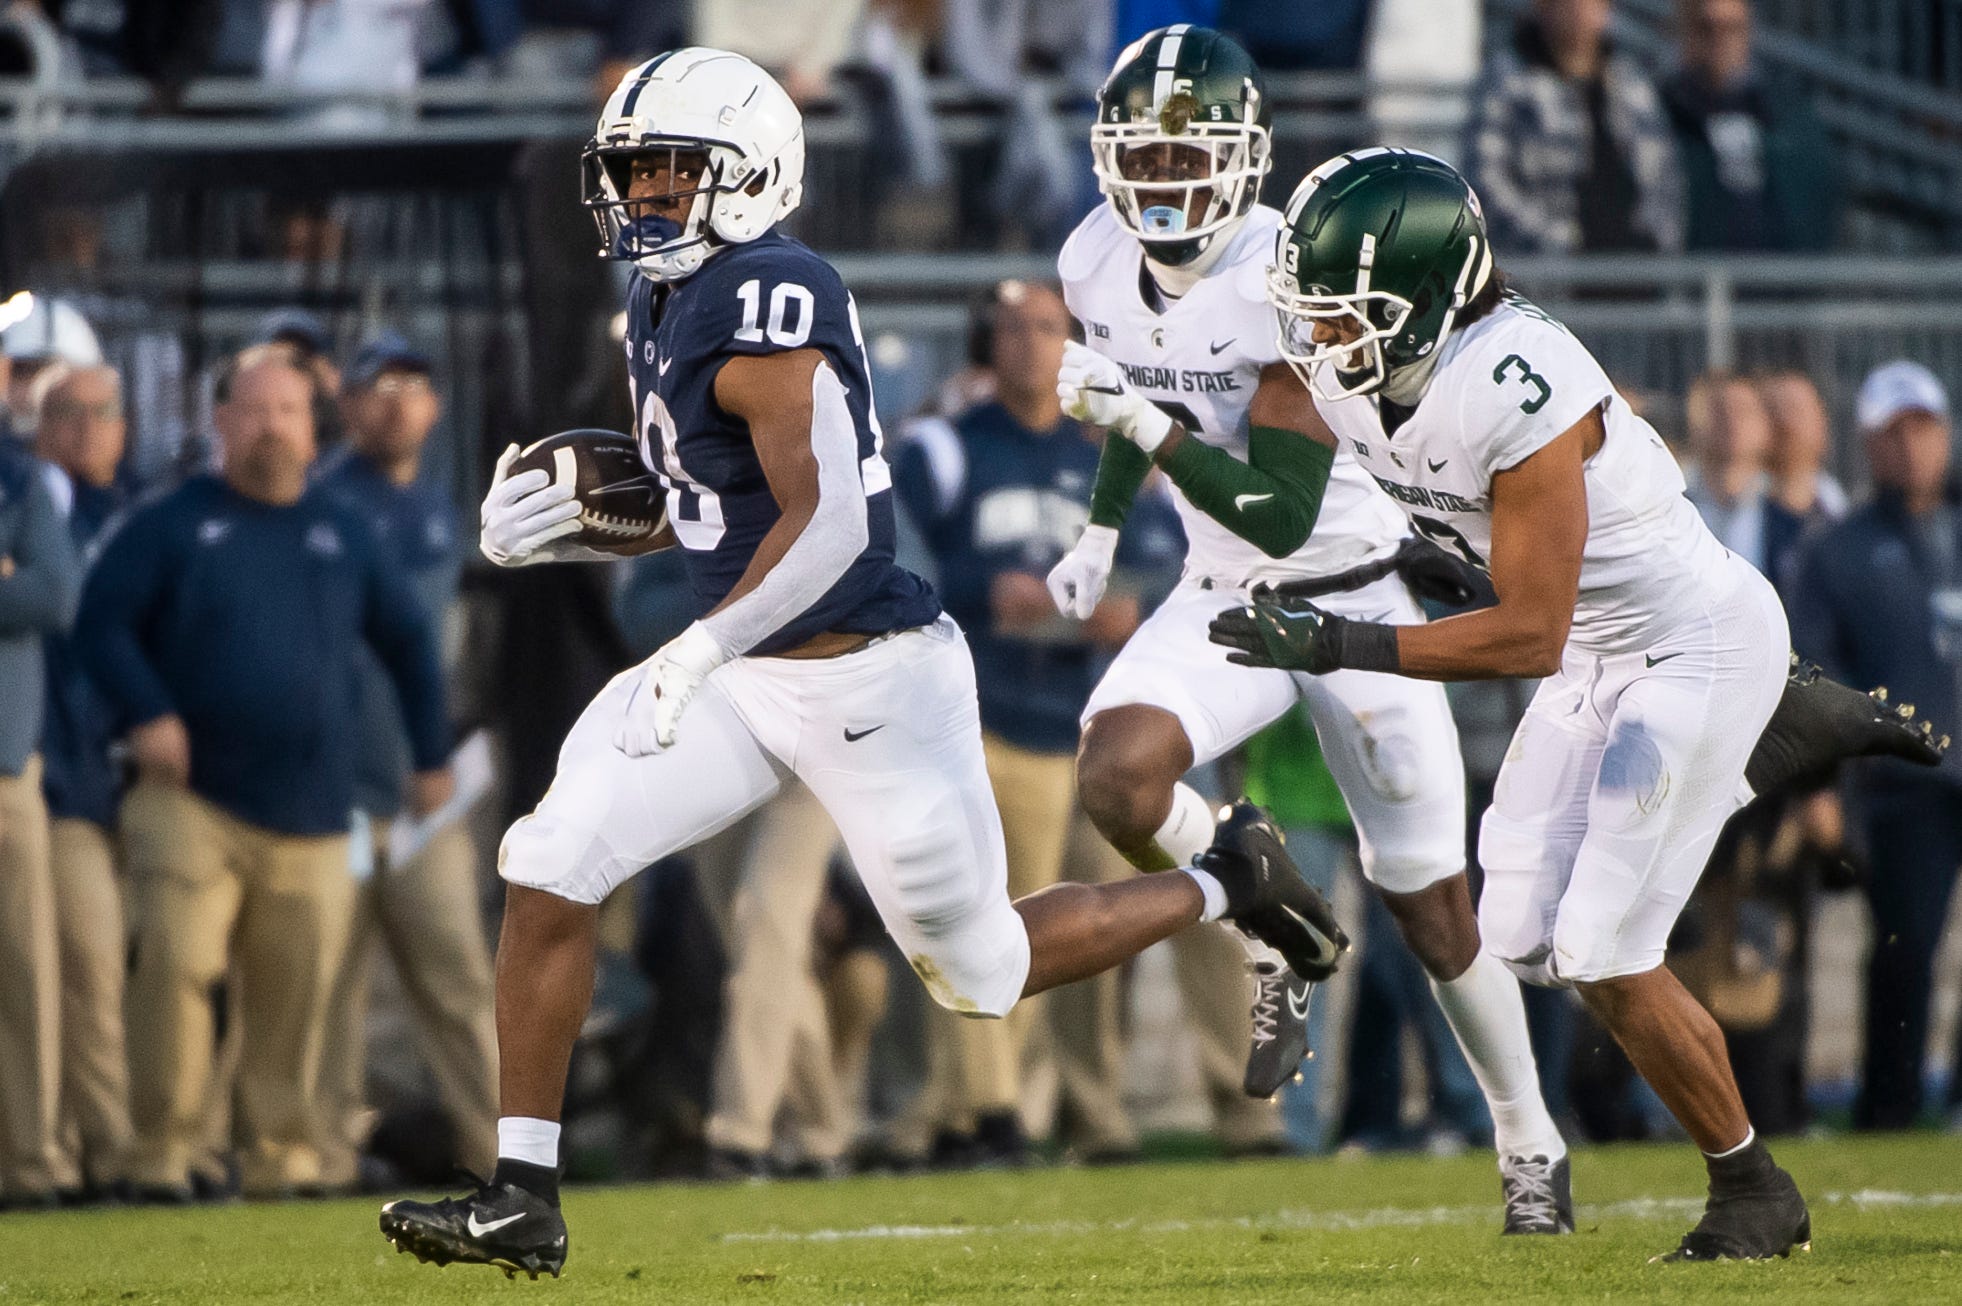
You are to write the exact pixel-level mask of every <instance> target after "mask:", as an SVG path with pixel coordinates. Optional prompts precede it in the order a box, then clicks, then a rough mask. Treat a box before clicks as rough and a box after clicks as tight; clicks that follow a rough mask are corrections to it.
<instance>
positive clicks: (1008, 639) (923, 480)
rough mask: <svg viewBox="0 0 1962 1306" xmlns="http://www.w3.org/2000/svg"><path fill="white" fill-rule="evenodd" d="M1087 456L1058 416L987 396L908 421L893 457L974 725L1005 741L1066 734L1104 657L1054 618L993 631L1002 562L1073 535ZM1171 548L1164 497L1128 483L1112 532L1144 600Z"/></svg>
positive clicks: (1168, 577)
mask: <svg viewBox="0 0 1962 1306" xmlns="http://www.w3.org/2000/svg"><path fill="white" fill-rule="evenodd" d="M1097 456H1098V451H1097V446H1096V445H1094V444H1092V443H1091V442H1090V441H1089V439H1088V438H1087V437H1086V436H1085V435H1084V432H1083V428H1082V427H1081V426H1079V425H1078V424H1077V423H1076V422H1074V421H1071V420H1070V419H1068V418H1065V419H1063V420H1062V421H1060V422H1058V423H1057V424H1056V426H1055V428H1054V429H1053V430H1049V431H1041V432H1038V431H1030V430H1028V429H1027V428H1026V427H1024V426H1022V425H1021V424H1020V423H1019V422H1017V421H1016V420H1015V418H1014V417H1013V416H1011V415H1010V414H1009V411H1008V410H1007V409H1006V408H1004V407H1002V406H1001V405H1000V404H997V403H984V404H979V405H977V406H975V407H973V408H970V409H969V410H968V411H967V412H965V413H962V414H961V415H960V416H959V417H957V418H955V419H954V420H953V423H952V424H951V426H949V425H948V424H945V423H939V422H923V423H920V424H918V425H917V426H916V428H915V432H914V438H913V439H912V440H910V441H908V442H907V444H906V446H905V447H904V448H903V449H902V450H901V451H900V453H899V458H898V463H897V465H896V466H895V468H894V472H893V484H894V486H895V488H897V489H898V491H899V494H900V499H901V502H902V503H904V504H905V505H906V509H907V511H908V513H910V514H911V515H912V518H913V520H914V521H915V522H916V523H917V524H918V525H919V527H920V529H921V532H922V533H923V534H924V535H925V536H926V541H927V546H928V548H929V549H930V550H931V551H932V553H933V555H934V559H935V561H936V562H937V564H938V566H939V569H940V580H939V590H940V597H941V601H942V602H943V603H944V604H945V605H946V608H947V611H948V612H949V613H951V614H952V615H953V617H954V619H955V620H956V621H958V622H960V624H961V627H962V629H964V630H965V631H966V632H967V640H968V645H969V647H971V648H972V649H973V651H974V669H975V676H976V679H977V681H978V682H979V686H980V698H981V725H982V727H983V728H984V729H986V730H988V731H989V732H991V733H993V734H996V735H999V736H1001V737H1002V738H1003V739H1006V740H1007V741H1008V742H1009V743H1011V744H1015V745H1017V746H1018V747H1022V748H1029V749H1035V750H1038V751H1042V752H1068V751H1070V750H1071V749H1074V748H1075V747H1076V736H1077V718H1078V717H1079V716H1081V715H1082V713H1083V705H1084V704H1085V703H1086V702H1087V701H1089V697H1090V691H1091V690H1092V689H1093V688H1095V687H1096V683H1097V677H1098V675H1099V674H1101V672H1102V669H1103V664H1104V661H1105V659H1104V658H1103V657H1101V656H1100V655H1099V654H1098V651H1097V650H1096V649H1094V648H1093V647H1092V646H1091V645H1090V644H1089V643H1088V642H1086V641H1085V640H1084V639H1083V638H1082V637H1081V636H1080V634H1078V633H1077V632H1076V631H1075V629H1074V628H1073V627H1071V626H1070V625H1069V624H1068V623H1066V622H1064V621H1063V619H1062V618H1060V617H1059V618H1057V620H1056V622H1055V623H1054V628H1053V629H1044V630H1041V631H1038V632H1033V633H1032V634H1030V635H1002V634H997V633H996V632H995V629H994V625H995V620H994V611H993V607H992V604H991V602H990V594H991V591H992V588H993V586H994V582H995V578H996V577H997V576H999V575H1001V574H1002V573H1003V572H1008V571H1022V572H1028V573H1031V574H1033V575H1036V576H1043V575H1045V574H1047V573H1048V571H1049V569H1050V568H1051V567H1053V566H1054V565H1055V564H1056V562H1057V560H1058V559H1060V558H1061V557H1062V556H1063V554H1064V553H1066V552H1068V550H1069V549H1070V547H1071V546H1072V545H1074V544H1075V543H1076V539H1077V536H1078V535H1080V534H1081V533H1082V531H1083V527H1084V524H1085V523H1086V522H1088V521H1089V517H1090V488H1091V486H1092V485H1094V484H1095V483H1096V479H1097ZM1184 551H1185V537H1184V534H1183V533H1182V532H1181V531H1180V529H1179V525H1178V517H1177V514H1176V513H1174V512H1173V510H1172V507H1171V505H1170V504H1169V503H1167V502H1165V501H1164V500H1163V499H1161V498H1159V497H1158V496H1156V495H1151V494H1144V495H1140V496H1139V498H1138V501H1137V503H1136V504H1135V505H1134V506H1133V508H1132V511H1131V515H1130V517H1129V519H1128V520H1127V521H1126V523H1125V527H1124V532H1123V534H1122V536H1120V542H1119V546H1118V554H1117V566H1118V568H1119V570H1120V572H1129V573H1131V575H1130V577H1129V579H1130V581H1131V583H1132V585H1133V587H1134V588H1136V589H1138V590H1139V591H1140V592H1141V593H1143V594H1145V596H1146V598H1147V602H1150V601H1151V600H1154V599H1156V598H1159V597H1162V596H1163V593H1164V591H1165V590H1166V589H1168V588H1169V587H1170V585H1171V584H1172V582H1173V581H1175V580H1176V578H1177V575H1178V564H1179V559H1180V557H1181V556H1183V554H1184ZM1124 580H1125V578H1124V577H1121V576H1120V577H1119V579H1118V581H1117V582H1116V583H1117V584H1118V585H1122V584H1123V583H1124Z"/></svg>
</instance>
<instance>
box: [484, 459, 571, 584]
mask: <svg viewBox="0 0 1962 1306" xmlns="http://www.w3.org/2000/svg"><path fill="white" fill-rule="evenodd" d="M517 460H518V446H517V445H515V444H514V445H511V446H509V447H507V448H506V449H505V450H504V452H503V453H501V454H499V455H498V457H497V470H496V471H495V472H494V473H492V475H491V485H490V490H489V492H488V493H486V494H485V495H484V504H483V507H482V508H481V509H480V510H479V512H478V520H479V521H480V522H481V523H482V527H483V529H482V531H481V532H480V533H479V534H478V536H477V548H478V549H479V550H480V551H481V552H482V553H483V555H484V556H485V557H486V558H489V559H490V560H491V561H492V562H494V563H496V564H497V565H498V566H500V567H523V566H526V565H528V564H530V563H534V562H553V561H556V560H558V558H560V557H563V556H566V555H564V554H562V553H554V552H553V551H551V550H549V549H548V548H547V546H548V545H550V544H552V543H553V542H554V541H556V540H560V539H563V538H564V537H565V536H568V535H573V534H576V533H577V532H578V530H579V511H580V509H579V500H578V497H577V494H576V492H575V489H574V487H573V485H572V484H571V483H570V482H557V481H554V480H553V479H552V477H551V475H550V473H548V472H546V471H545V470H544V469H542V468H538V467H534V468H532V469H530V470H529V471H523V472H519V473H518V474H517V475H516V476H513V475H511V464H512V463H514V462H516V461H517ZM582 551H583V550H582ZM595 556H597V555H595Z"/></svg>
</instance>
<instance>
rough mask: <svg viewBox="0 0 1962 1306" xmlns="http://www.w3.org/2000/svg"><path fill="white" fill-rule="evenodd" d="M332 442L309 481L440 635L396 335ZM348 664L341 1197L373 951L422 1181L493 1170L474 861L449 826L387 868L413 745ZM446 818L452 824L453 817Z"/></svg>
mask: <svg viewBox="0 0 1962 1306" xmlns="http://www.w3.org/2000/svg"><path fill="white" fill-rule="evenodd" d="M340 410H341V419H342V427H343V429H344V430H345V431H346V432H347V443H346V445H345V447H344V448H343V449H342V450H341V451H339V454H338V456H333V457H331V458H330V461H329V465H328V466H327V467H326V469H325V470H324V471H323V473H322V474H321V476H320V478H319V480H320V484H321V486H322V487H323V488H325V489H326V490H328V491H329V492H331V493H333V494H335V495H337V496H338V497H339V498H340V499H341V500H342V502H343V503H344V504H345V505H346V506H347V508H348V509H349V510H350V511H352V512H354V513H357V514H359V515H360V516H362V517H363V518H365V519H366V520H367V522H368V526H369V529H370V530H371V532H372V533H373V535H374V537H375V538H376V539H377V540H378V541H379V542H380V545H381V548H382V549H383V550H384V551H385V552H386V553H387V554H389V555H390V556H391V558H392V560H393V563H394V565H395V567H396V568H397V569H398V570H399V572H400V573H401V575H402V576H403V578H404V579H406V580H407V582H408V587H409V592H410V594H411V595H412V596H413V598H414V600H415V603H416V606H417V608H418V609H420V612H421V616H422V620H423V622H424V623H425V624H426V625H427V626H428V627H429V628H430V629H431V630H432V631H436V632H440V631H441V630H442V629H443V625H444V621H445V618H446V617H447V615H448V613H449V611H450V608H451V605H452V604H453V603H454V602H455V600H456V592H457V578H458V575H459V574H460V572H461V571H462V567H463V550H464V549H465V548H466V547H467V543H468V532H466V531H463V530H462V529H460V527H459V524H458V522H457V516H456V509H455V508H454V506H453V505H452V503H451V499H450V496H449V495H448V494H447V493H446V492H445V491H444V490H443V488H442V487H441V486H439V485H436V484H434V483H433V482H430V481H427V480H424V479H422V477H421V475H420V473H421V470H422V456H423V449H424V446H425V445H426V444H427V443H428V441H429V435H430V432H431V431H432V430H433V429H435V426H436V422H437V419H438V417H439V416H441V413H442V399H441V397H440V396H439V395H438V394H437V393H436V390H435V386H434V383H433V382H432V380H431V377H430V363H429V358H428V356H427V355H426V354H424V353H423V352H422V351H421V350H419V349H417V348H415V347H414V346H413V345H411V344H410V343H409V342H408V340H406V339H405V338H403V336H402V335H401V334H400V333H398V332H395V331H392V330H389V331H382V332H380V333H378V334H377V335H375V336H373V337H372V338H370V339H369V340H368V341H367V342H366V343H365V344H364V345H362V347H361V349H360V351H359V352H358V353H357V354H356V355H355V356H354V360H353V362H352V364H351V365H350V366H349V368H348V369H347V374H346V379H345V383H344V389H343V393H342V395H341V399H340ZM357 657H358V658H359V662H360V682H359V716H360V745H359V754H358V756H357V759H356V771H355V787H354V802H355V809H356V810H357V811H358V812H359V813H361V817H362V819H360V820H358V821H357V822H356V823H355V829H354V832H353V837H354V840H355V843H356V846H355V847H354V849H353V862H354V866H355V868H356V872H357V876H356V878H357V879H358V880H359V881H360V887H359V888H358V889H357V891H356V897H355V905H354V920H353V924H352V926H351V928H350V931H349V935H348V946H347V955H346V957H345V958H344V959H343V961H342V963H341V967H340V976H339V978H338V979H337V980H336V982H335V985H334V990H333V996H332V998H331V999H330V1000H329V1003H328V1009H327V1035H326V1047H325V1052H324V1054H323V1056H322V1058H321V1082H320V1110H321V1119H322V1122H323V1132H324V1138H323V1141H322V1182H323V1183H324V1184H325V1185H326V1186H327V1187H329V1188H346V1187H348V1186H350V1185H352V1184H354V1183H355V1181H356V1179H357V1177H358V1170H357V1158H358V1156H359V1155H360V1152H361V1149H362V1147H363V1145H364V1144H365V1143H366V1142H367V1131H368V1124H369V1120H370V1114H369V1111H368V1094H367V1082H366V1081H367V1067H368V1058H367V1044H368V1038H367V1019H368V993H369V977H370V976H371V975H372V974H373V970H374V963H375V946H376V944H377V943H379V944H380V945H381V947H382V949H383V950H384V951H385V952H386V953H387V954H388V959H389V961H390V963H391V964H392V965H393V966H394V969H395V973H396V974H397V975H398V976H399V977H400V979H401V982H402V987H403V990H404V992H405V994H406V995H407V997H408V1001H409V1007H410V1010H411V1011H412V1012H413V1013H414V1016H415V1022H416V1026H417V1032H418V1034H419V1035H420V1036H421V1044H420V1050H421V1053H422V1059H423V1061H424V1062H425V1063H426V1064H427V1065H428V1067H429V1071H430V1074H431V1076H432V1077H433V1078H434V1079H435V1082H436V1091H437V1096H438V1098H439V1100H440V1101H441V1103H442V1106H443V1109H444V1113H445V1115H446V1117H447V1120H448V1123H449V1125H450V1128H451V1130H452V1133H453V1138H452V1139H450V1140H449V1143H450V1145H449V1147H448V1148H445V1147H443V1146H442V1140H426V1142H427V1146H428V1150H429V1152H430V1153H431V1154H432V1155H433V1154H437V1153H442V1152H445V1151H447V1153H448V1157H447V1158H446V1159H445V1160H443V1161H441V1162H439V1163H437V1165H436V1166H435V1167H433V1168H437V1169H439V1172H440V1173H441V1174H443V1175H447V1173H448V1169H449V1167H450V1166H451V1165H455V1164H461V1165H464V1166H466V1167H469V1168H471V1169H473V1170H475V1171H476V1172H477V1173H480V1174H482V1173H488V1172H489V1168H490V1166H491V1164H492V1163H493V1162H494V1161H495V1160H496V1159H497V1031H496V1029H495V1027H494V1024H493V1022H492V1019H491V958H490V946H489V942H488V936H487V934H486V933H485V929H484V920H483V914H482V910H481V907H480V892H479V888H478V876H477V850H476V846H475V845H474V844H473V843H472V842H471V839H470V835H469V832H468V831H467V830H466V829H465V828H464V825H463V823H462V821H461V819H452V820H450V821H449V822H447V823H446V824H444V825H443V826H441V827H440V828H439V829H436V830H434V831H430V832H427V836H426V839H425V840H424V841H423V842H422V846H421V847H420V848H419V849H418V850H417V851H416V852H415V854H414V856H413V857H412V858H411V859H410V860H409V861H407V862H406V863H403V864H401V865H397V864H396V863H395V862H394V860H393V857H392V854H391V852H390V844H391V839H390V833H391V830H392V828H393V826H394V824H395V823H396V822H397V821H399V820H401V819H403V814H404V812H405V811H407V810H409V808H410V806H411V801H410V800H411V794H410V776H411V774H412V772H413V770H414V769H415V768H414V764H413V763H412V761H411V759H412V757H413V756H414V752H415V750H414V745H413V741H412V740H411V739H410V736H409V734H408V731H407V730H406V729H405V728H404V726H403V713H402V708H401V705H400V703H399V702H398V701H397V697H396V693H395V689H394V686H393V684H392V683H391V681H390V676H389V672H388V669H387V667H386V666H385V665H384V664H383V662H382V661H381V659H380V658H379V657H378V656H376V654H375V652H374V651H373V650H372V649H369V648H366V647H364V648H362V649H360V650H359V651H358V653H357ZM461 815H462V814H461V813H458V814H456V816H457V817H458V818H460V817H461Z"/></svg>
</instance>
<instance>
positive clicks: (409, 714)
mask: <svg viewBox="0 0 1962 1306" xmlns="http://www.w3.org/2000/svg"><path fill="white" fill-rule="evenodd" d="M342 520H343V522H344V525H345V529H346V530H347V532H348V534H349V535H350V536H351V537H354V538H357V539H359V540H360V542H361V543H360V548H361V549H362V559H363V564H364V567H365V569H366V576H365V584H366V594H365V605H364V613H363V618H362V635H363V637H364V638H366V640H367V641H368V645H369V647H371V648H373V649H374V650H375V654H376V656H377V657H379V658H380V659H381V662H382V666H383V667H384V668H385V669H386V670H387V671H388V676H389V679H390V680H392V681H394V682H395V692H396V696H397V697H398V698H399V699H400V700H401V703H402V716H403V720H404V723H405V724H406V725H407V726H408V730H409V754H410V756H411V757H412V758H413V759H414V762H415V767H416V769H417V770H418V771H429V770H433V769H435V768H437V767H440V766H442V765H443V764H444V763H445V762H446V761H448V760H449V752H450V721H449V708H448V705H447V704H446V703H445V702H444V697H443V667H442V663H441V661H440V660H439V658H438V656H437V651H436V628H435V623H434V622H433V621H431V620H430V617H429V615H428V614H427V613H425V612H424V611H423V609H422V605H421V604H419V603H417V602H416V598H415V595H414V593H413V592H412V591H411V590H410V588H409V585H408V581H407V579H406V578H405V577H404V576H403V575H402V571H401V568H400V567H398V566H397V565H396V564H395V563H394V561H393V560H392V559H390V558H389V557H388V556H387V555H386V553H385V552H384V550H383V549H382V548H381V547H380V546H379V543H378V541H376V539H375V538H374V536H373V535H372V534H370V533H369V531H368V530H367V529H366V523H364V522H362V521H361V520H360V519H359V518H358V517H356V516H355V515H354V514H353V513H351V512H349V513H343V514H342Z"/></svg>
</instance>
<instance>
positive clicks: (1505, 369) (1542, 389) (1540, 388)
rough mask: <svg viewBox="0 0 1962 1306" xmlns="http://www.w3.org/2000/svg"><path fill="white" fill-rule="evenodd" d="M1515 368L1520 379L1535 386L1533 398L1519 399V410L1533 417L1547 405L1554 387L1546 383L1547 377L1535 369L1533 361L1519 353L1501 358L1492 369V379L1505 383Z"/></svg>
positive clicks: (1501, 383)
mask: <svg viewBox="0 0 1962 1306" xmlns="http://www.w3.org/2000/svg"><path fill="white" fill-rule="evenodd" d="M1515 370H1516V371H1517V372H1518V374H1519V380H1520V381H1522V382H1524V383H1525V384H1526V385H1529V386H1531V387H1532V388H1533V391H1534V397H1533V398H1531V399H1522V400H1520V401H1519V411H1520V412H1522V413H1524V414H1526V415H1527V416H1528V417H1531V416H1532V415H1533V414H1534V413H1537V412H1539V411H1540V409H1542V408H1545V407H1546V401H1547V400H1549V399H1551V398H1553V387H1552V386H1550V385H1548V384H1547V383H1546V378H1545V377H1543V376H1541V375H1540V374H1539V373H1538V372H1535V371H1534V370H1533V365H1532V364H1531V363H1528V362H1527V361H1526V360H1525V359H1523V358H1521V357H1520V356H1519V355H1518V354H1507V355H1506V356H1505V357H1504V358H1502V359H1500V360H1499V365H1498V366H1497V367H1495V368H1493V369H1492V379H1493V380H1494V381H1496V382H1498V383H1499V384H1500V385H1504V384H1505V383H1506V378H1507V377H1509V376H1511V375H1512V374H1513V372H1514V371H1515Z"/></svg>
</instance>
